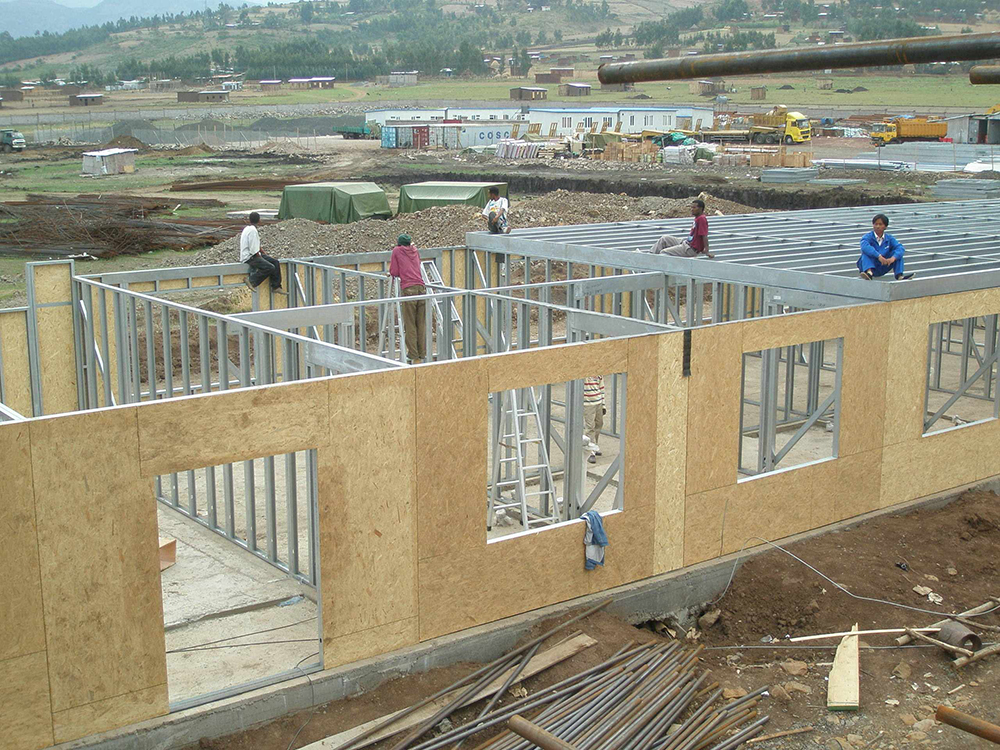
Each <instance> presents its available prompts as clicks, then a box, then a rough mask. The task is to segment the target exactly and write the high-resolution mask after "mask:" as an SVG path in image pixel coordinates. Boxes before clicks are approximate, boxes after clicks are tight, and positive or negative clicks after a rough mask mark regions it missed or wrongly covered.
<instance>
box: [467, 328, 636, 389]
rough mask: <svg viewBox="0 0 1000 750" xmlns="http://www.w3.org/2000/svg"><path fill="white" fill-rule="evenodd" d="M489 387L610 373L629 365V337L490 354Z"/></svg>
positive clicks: (511, 386) (564, 379)
mask: <svg viewBox="0 0 1000 750" xmlns="http://www.w3.org/2000/svg"><path fill="white" fill-rule="evenodd" d="M485 361H486V362H487V366H488V370H489V391H490V393H496V392H497V391H506V390H510V389H512V388H527V387H528V386H538V385H545V384H547V383H565V382H567V381H569V380H577V379H579V378H584V377H587V376H588V375H608V374H610V373H613V372H625V371H626V370H627V369H628V339H624V338H619V339H602V340H600V341H590V342H587V343H580V344H564V345H562V346H552V347H546V348H544V349H530V350H528V351H519V352H509V353H506V354H491V355H490V356H488V357H485Z"/></svg>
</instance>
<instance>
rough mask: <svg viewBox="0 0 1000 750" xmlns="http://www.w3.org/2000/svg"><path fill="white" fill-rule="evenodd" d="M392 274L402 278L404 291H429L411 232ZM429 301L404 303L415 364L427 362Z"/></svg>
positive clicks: (395, 253)
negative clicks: (425, 359) (425, 284)
mask: <svg viewBox="0 0 1000 750" xmlns="http://www.w3.org/2000/svg"><path fill="white" fill-rule="evenodd" d="M389 275H390V276H392V277H393V278H397V279H399V288H400V294H401V295H402V296H403V297H416V296H420V295H422V294H426V293H427V288H426V287H425V286H424V275H423V273H421V271H420V253H419V252H417V248H415V247H414V246H413V241H412V240H411V239H410V235H408V234H401V235H399V239H397V240H396V247H394V248H393V249H392V258H391V259H390V260H389ZM426 304H427V302H426V300H422V299H421V300H414V301H413V302H404V303H403V335H404V336H405V338H406V358H407V359H408V360H409V361H410V364H411V365H418V364H420V363H421V362H423V361H424V354H425V352H424V349H425V334H426V319H425V316H426V314H427V311H426V309H425V308H426Z"/></svg>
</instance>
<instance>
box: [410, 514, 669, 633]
mask: <svg viewBox="0 0 1000 750" xmlns="http://www.w3.org/2000/svg"><path fill="white" fill-rule="evenodd" d="M653 513H654V510H653V507H652V506H646V507H642V508H634V509H631V510H630V509H628V508H627V507H626V510H625V511H623V512H620V513H612V514H609V515H606V516H604V527H605V530H606V531H607V534H608V541H609V545H608V547H607V548H606V550H605V553H606V554H605V564H604V567H599V568H597V569H595V570H592V571H587V570H585V569H584V546H583V535H584V533H585V531H586V524H585V523H583V522H582V521H575V522H570V523H566V524H562V525H560V526H557V527H555V528H548V529H540V530H538V531H535V532H532V533H530V534H525V535H522V536H517V537H514V538H511V539H502V540H498V541H496V542H493V543H491V544H489V545H481V546H477V547H475V548H472V549H468V550H464V551H462V552H460V553H458V554H447V555H439V556H438V557H432V558H429V559H426V560H423V559H422V560H421V561H420V596H419V602H420V640H421V641H424V640H428V639H430V638H436V637H437V636H440V635H445V634H447V633H454V632H456V631H459V630H464V629H465V628H470V627H473V626H475V625H482V624H483V623H487V622H493V621H494V620H499V619H502V618H504V617H510V616H511V615H516V614H520V613H522V612H528V611H530V610H532V609H537V608H539V607H544V606H547V605H549V604H555V603H557V602H563V601H567V600H569V599H573V598H575V597H578V596H583V595H585V594H590V593H595V592H599V591H603V590H605V589H609V588H612V587H614V586H620V585H622V584H625V583H629V582H631V581H637V580H640V579H642V578H648V577H649V576H651V575H652V574H653Z"/></svg>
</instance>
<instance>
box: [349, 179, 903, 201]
mask: <svg viewBox="0 0 1000 750" xmlns="http://www.w3.org/2000/svg"><path fill="white" fill-rule="evenodd" d="M358 178H359V179H365V180H371V181H373V182H378V183H382V184H386V183H388V184H394V185H404V184H409V183H412V182H423V181H426V180H443V181H459V182H466V181H469V180H475V181H482V182H506V183H507V184H508V187H509V190H510V191H511V192H513V193H520V194H538V193H548V192H551V191H553V190H575V191H580V192H587V193H619V194H620V193H624V194H626V195H630V196H633V197H636V198H641V197H644V196H657V197H662V198H687V197H689V196H692V195H698V194H699V193H701V192H708V193H711V194H712V195H714V196H715V197H717V198H724V199H725V200H730V201H733V202H735V203H742V204H743V205H745V206H754V207H756V208H768V209H771V210H774V209H778V210H786V211H790V210H795V209H806V208H839V207H847V206H871V205H877V204H879V203H916V202H917V199H915V198H913V197H911V196H907V195H905V194H902V193H900V192H899V191H896V190H879V189H872V188H870V187H869V188H862V189H857V188H852V187H850V186H848V187H833V188H817V187H815V186H808V187H806V186H804V185H803V186H795V185H793V186H783V187H782V188H778V187H770V186H766V185H761V184H760V183H759V182H756V181H753V180H740V181H735V180H734V181H725V180H723V179H722V178H720V177H717V176H707V177H706V178H705V179H676V178H664V177H640V176H639V175H637V174H633V175H629V176H622V177H618V178H608V177H604V176H598V175H581V174H579V173H574V172H546V173H544V174H540V173H537V172H496V171H482V172H471V171H470V172H467V171H462V172H448V171H443V170H431V169H428V170H418V169H415V170H405V171H402V172H395V171H391V172H390V171H378V172H372V173H368V174H365V175H358Z"/></svg>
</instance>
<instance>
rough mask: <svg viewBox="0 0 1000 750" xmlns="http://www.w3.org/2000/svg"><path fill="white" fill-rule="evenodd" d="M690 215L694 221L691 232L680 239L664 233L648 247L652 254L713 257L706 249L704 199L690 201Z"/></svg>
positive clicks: (706, 225)
mask: <svg viewBox="0 0 1000 750" xmlns="http://www.w3.org/2000/svg"><path fill="white" fill-rule="evenodd" d="M691 215H692V216H693V217H694V223H693V224H691V232H690V233H689V234H688V236H687V237H685V238H684V239H681V238H680V237H674V236H673V235H669V234H665V235H663V236H662V237H660V239H658V240H657V241H656V243H655V244H654V245H653V246H652V247H651V248H650V249H649V252H651V253H653V254H654V255H660V254H662V255H674V256H677V257H679V258H697V257H698V256H699V255H704V256H705V257H706V258H714V257H715V256H714V255H712V254H711V253H710V252H709V251H708V217H706V216H705V201H703V200H702V199H701V198H695V199H694V200H693V201H691Z"/></svg>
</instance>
